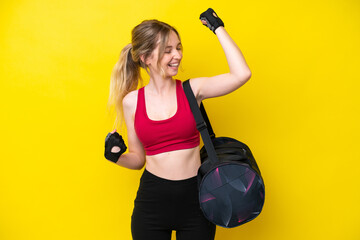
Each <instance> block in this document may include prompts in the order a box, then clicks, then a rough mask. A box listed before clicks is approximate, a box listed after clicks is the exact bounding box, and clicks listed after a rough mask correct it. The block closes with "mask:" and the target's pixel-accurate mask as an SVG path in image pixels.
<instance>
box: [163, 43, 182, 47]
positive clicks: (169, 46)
mask: <svg viewBox="0 0 360 240" xmlns="http://www.w3.org/2000/svg"><path fill="white" fill-rule="evenodd" d="M179 45H180V46H181V45H182V44H181V42H179V43H178V44H177V46H179ZM165 48H172V46H166V47H165Z"/></svg>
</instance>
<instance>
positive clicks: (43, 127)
mask: <svg viewBox="0 0 360 240" xmlns="http://www.w3.org/2000/svg"><path fill="white" fill-rule="evenodd" d="M208 7H212V8H214V9H215V11H216V12H217V13H218V15H219V16H220V17H221V18H222V20H223V21H224V23H225V27H226V29H227V31H228V32H229V33H230V35H231V36H232V37H233V39H234V40H235V41H236V42H237V44H238V45H239V47H240V49H241V50H242V52H243V54H244V55H245V58H246V60H247V62H248V64H249V67H250V69H251V71H252V78H251V80H250V81H249V82H248V83H247V84H246V85H244V86H243V87H242V88H240V89H239V90H237V91H236V92H234V93H232V94H230V95H227V96H224V97H221V98H216V99H209V100H206V101H205V105H206V107H207V109H208V113H209V116H210V118H211V120H212V124H213V127H214V130H215V132H216V133H217V135H218V136H232V137H235V138H237V139H239V140H241V141H244V142H245V143H247V144H248V145H249V146H250V148H251V149H252V151H253V153H254V155H255V159H256V160H257V162H258V164H259V166H260V170H261V172H262V175H263V178H264V181H265V185H266V201H265V205H264V209H263V212H262V213H261V214H260V216H259V217H258V218H256V219H255V220H253V221H251V222H249V223H247V224H245V225H243V226H241V227H238V228H234V229H224V228H220V227H219V228H217V236H216V239H218V240H219V239H227V240H232V239H234V240H235V239H247V240H252V239H277V240H280V239H299V240H300V239H301V240H303V239H349V240H350V239H351V240H353V239H360V230H359V225H360V224H359V215H360V207H359V203H360V193H359V187H360V184H359V183H360V178H359V175H360V171H359V170H360V169H359V168H360V167H359V166H360V153H359V142H360V141H359V135H360V134H359V133H360V127H359V120H360V115H359V103H360V99H359V90H360V89H359V86H360V83H359V81H360V73H359V65H360V61H359V58H360V47H359V46H360V44H359V43H360V4H359V1H356V0H337V1H334V0H304V1H285V0H275V1H264V0H259V1H203V0H201V1H193V0H191V1H190V0H184V1H174V0H166V1H163V0H156V1H148V0H146V1H144V0H137V1H121V0H120V1H113V0H102V1H100V0H99V1H76V0H71V1H70V0H63V1H45V0H43V1H40V0H32V1H29V0H23V1H2V2H1V3H0V52H1V54H0V81H1V85H0V89H1V95H0V98H1V99H0V104H1V105H0V106H1V118H0V119H1V120H0V121H1V144H0V147H1V155H0V158H1V161H0V239H2V240H20V239H21V240H23V239H24V240H27V239H31V240H35V239H36V240H41V239H51V240H52V239H54V240H55V239H88V240H90V239H97V240H98V239H106V240H111V239H125V240H126V239H131V233H130V216H131V213H132V208H133V200H134V198H135V194H136V191H137V187H138V183H139V177H140V175H141V173H142V171H132V170H128V169H125V168H121V167H119V166H117V165H115V164H113V163H111V162H109V161H107V160H106V159H105V158H104V157H103V151H104V139H105V136H106V134H107V132H109V131H111V130H112V127H113V122H112V121H113V119H112V118H111V116H109V114H108V113H107V111H106V102H107V97H108V91H109V80H110V73H111V70H112V68H113V66H114V64H115V62H116V61H117V59H118V56H119V53H120V50H121V49H122V47H124V46H125V45H126V44H127V43H129V42H130V31H131V29H132V28H133V27H134V26H135V25H137V24H138V23H140V22H141V21H142V20H144V19H151V18H156V19H159V20H162V21H165V22H168V23H170V24H171V25H174V26H175V27H176V28H177V29H178V30H179V32H180V34H181V37H182V42H183V45H184V58H183V63H182V68H183V71H182V72H180V73H179V75H178V78H179V79H182V80H185V79H187V78H190V77H199V76H212V75H216V74H221V73H224V72H226V71H227V70H228V67H227V63H226V59H225V56H224V53H223V51H222V49H221V46H220V44H219V42H218V41H217V38H216V36H215V35H214V34H213V33H211V32H210V31H209V30H208V29H207V28H205V27H203V26H202V24H201V23H200V21H199V20H198V17H199V15H200V13H201V12H203V11H205V10H206V9H207V8H208ZM145 79H146V78H145ZM145 82H146V81H145ZM124 135H126V134H124Z"/></svg>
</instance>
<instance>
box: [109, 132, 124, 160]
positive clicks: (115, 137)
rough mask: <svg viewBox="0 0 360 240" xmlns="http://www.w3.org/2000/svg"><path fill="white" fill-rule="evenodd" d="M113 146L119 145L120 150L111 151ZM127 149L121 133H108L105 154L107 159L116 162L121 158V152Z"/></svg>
mask: <svg viewBox="0 0 360 240" xmlns="http://www.w3.org/2000/svg"><path fill="white" fill-rule="evenodd" d="M113 147H119V148H120V151H119V152H116V153H114V152H111V149H112V148H113ZM126 149H127V147H126V145H125V142H124V140H123V138H122V136H121V135H119V134H118V133H117V132H114V133H108V135H107V136H106V138H105V154H104V155H105V158H106V159H107V160H110V161H112V162H114V163H116V162H117V161H118V160H119V157H120V156H121V154H123V153H124V152H125V151H126Z"/></svg>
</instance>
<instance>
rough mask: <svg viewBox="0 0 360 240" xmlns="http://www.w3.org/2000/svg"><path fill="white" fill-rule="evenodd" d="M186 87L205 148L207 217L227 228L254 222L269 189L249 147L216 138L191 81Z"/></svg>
mask: <svg viewBox="0 0 360 240" xmlns="http://www.w3.org/2000/svg"><path fill="white" fill-rule="evenodd" d="M183 86H184V91H185V94H186V97H187V99H188V101H189V104H190V108H191V111H192V112H193V115H194V118H195V121H196V125H197V129H198V130H199V132H200V134H201V137H202V140H203V142H204V147H205V148H204V147H202V148H201V150H200V156H201V166H200V168H199V170H198V185H199V201H200V207H201V210H202V211H203V213H204V216H205V217H206V218H207V219H208V220H209V221H210V222H212V223H214V224H216V225H219V226H221V227H225V228H232V227H236V226H239V225H241V224H244V223H246V222H249V221H251V220H253V219H254V218H256V217H257V216H258V215H259V214H260V212H261V210H262V208H263V205H264V200H265V186H264V182H263V179H262V177H261V173H260V170H259V167H258V166H257V164H256V161H255V159H254V157H253V155H252V153H251V151H250V149H249V147H248V146H247V145H246V144H244V143H242V142H240V141H238V140H236V139H233V138H229V137H215V134H214V131H213V130H212V127H211V125H210V121H209V119H208V117H207V114H206V111H205V108H204V106H203V104H202V103H201V106H200V109H201V112H200V109H199V107H198V104H197V101H196V99H195V96H194V93H193V92H192V90H191V86H190V83H189V80H187V81H184V83H183ZM203 118H205V121H204V119H203Z"/></svg>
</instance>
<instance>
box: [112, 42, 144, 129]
mask: <svg viewBox="0 0 360 240" xmlns="http://www.w3.org/2000/svg"><path fill="white" fill-rule="evenodd" d="M139 80H140V82H141V83H142V79H141V74H140V63H139V62H135V61H134V60H133V57H132V45H131V44H128V45H126V46H125V47H124V48H123V50H122V51H121V53H120V57H119V60H118V62H117V63H116V64H115V66H114V68H113V70H112V73H111V77H110V93H109V100H108V104H107V107H108V110H110V109H111V107H113V106H114V107H115V111H116V119H115V123H114V124H115V126H117V125H118V124H119V123H120V127H121V125H122V124H123V116H124V113H123V107H122V101H123V99H124V97H125V96H126V94H128V93H129V92H131V91H133V90H136V89H137V87H138V84H139Z"/></svg>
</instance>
